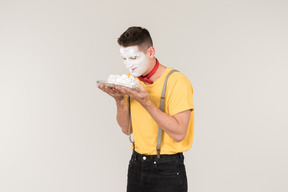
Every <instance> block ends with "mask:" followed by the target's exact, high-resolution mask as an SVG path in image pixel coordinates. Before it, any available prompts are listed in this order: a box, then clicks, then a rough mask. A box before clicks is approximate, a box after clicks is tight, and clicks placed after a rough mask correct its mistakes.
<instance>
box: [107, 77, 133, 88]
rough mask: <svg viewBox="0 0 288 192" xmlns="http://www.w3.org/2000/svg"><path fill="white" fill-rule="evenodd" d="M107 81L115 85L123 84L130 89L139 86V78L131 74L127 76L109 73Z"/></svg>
mask: <svg viewBox="0 0 288 192" xmlns="http://www.w3.org/2000/svg"><path fill="white" fill-rule="evenodd" d="M108 83H112V84H115V85H123V86H126V87H129V88H132V89H135V88H138V87H139V80H138V79H135V78H134V77H133V76H130V77H128V76H127V75H125V74H123V75H109V77H108Z"/></svg>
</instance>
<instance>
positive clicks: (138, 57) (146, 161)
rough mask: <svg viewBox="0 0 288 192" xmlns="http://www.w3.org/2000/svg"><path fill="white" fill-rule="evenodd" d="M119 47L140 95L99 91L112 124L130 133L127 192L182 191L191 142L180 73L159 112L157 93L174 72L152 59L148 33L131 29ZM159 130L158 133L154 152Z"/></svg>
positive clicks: (188, 103)
mask: <svg viewBox="0 0 288 192" xmlns="http://www.w3.org/2000/svg"><path fill="white" fill-rule="evenodd" d="M118 44H119V45H120V53H121V56H122V57H123V59H124V64H125V65H126V67H127V68H128V69H129V72H130V74H129V75H132V76H134V77H137V78H138V79H139V80H140V90H138V91H136V90H131V89H128V88H125V87H121V86H115V87H108V86H105V85H100V86H99V88H100V89H101V90H102V91H104V92H106V93H108V94H109V95H110V96H112V97H113V98H114V99H115V101H116V105H117V121H118V124H119V125H120V127H121V129H122V131H123V133H125V134H126V135H129V134H130V133H132V132H133V138H134V142H133V145H132V147H133V154H132V157H131V160H130V162H129V169H128V183H127V191H128V192H138V191H139V192H140V191H141V192H142V191H143V192H144V191H145V192H146V191H147V192H154V191H155V192H161V191H165V192H170V191H171V192H174V191H175V192H176V191H177V192H180V191H181V192H182V191H187V177H186V171H185V166H184V156H183V152H184V151H187V150H188V149H189V148H191V146H192V140H193V131H194V111H193V103H192V93H193V88H192V85H191V83H190V81H189V80H188V79H187V78H186V77H185V76H184V75H183V74H182V73H180V72H174V73H172V74H171V75H170V76H169V77H168V81H167V85H166V94H165V105H164V112H163V111H162V110H160V109H159V108H160V98H161V92H162V89H163V85H164V82H165V78H166V76H167V75H168V73H169V72H170V71H171V70H173V68H169V67H165V66H164V65H162V64H160V63H159V61H158V60H157V59H156V58H155V49H154V47H153V42H152V39H151V36H150V34H149V32H148V30H146V29H144V28H141V27H130V28H128V29H127V30H126V31H125V32H124V33H123V34H122V35H121V36H120V37H119V38H118ZM127 96H129V98H128V97H127ZM129 103H130V104H129ZM129 106H130V107H129ZM130 111H131V121H130V115H129V114H130V113H129V112H130ZM130 122H131V128H129V126H130ZM158 127H160V128H161V129H162V130H163V132H162V138H161V140H160V141H161V147H159V148H157V138H158ZM130 129H131V130H130ZM161 129H160V131H161ZM156 148H157V149H158V150H157V149H156ZM157 151H158V153H159V154H160V156H159V155H158V156H157Z"/></svg>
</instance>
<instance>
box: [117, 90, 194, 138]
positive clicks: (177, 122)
mask: <svg viewBox="0 0 288 192" xmlns="http://www.w3.org/2000/svg"><path fill="white" fill-rule="evenodd" d="M116 89H117V90H118V91H119V92H121V93H123V94H127V95H129V96H130V97H131V98H133V99H135V100H136V101H138V102H139V103H140V104H141V105H142V106H143V107H144V108H145V109H146V110H147V111H148V112H149V114H150V115H151V117H152V118H153V119H154V120H155V121H156V123H157V124H158V125H159V126H160V127H161V128H162V129H163V131H165V132H166V133H167V134H168V135H169V136H170V137H171V138H173V139H174V140H175V141H176V142H180V141H182V140H183V139H184V138H185V136H186V132H187V128H188V124H189V120H190V114H191V110H186V111H183V112H180V113H177V114H176V115H174V116H171V115H169V114H166V113H165V112H163V111H161V110H160V109H158V108H157V107H156V106H155V105H154V104H153V103H152V102H151V100H150V99H149V95H148V93H147V92H146V90H145V88H144V87H142V86H141V87H140V91H139V92H137V91H132V90H130V89H126V88H124V87H117V88H116Z"/></svg>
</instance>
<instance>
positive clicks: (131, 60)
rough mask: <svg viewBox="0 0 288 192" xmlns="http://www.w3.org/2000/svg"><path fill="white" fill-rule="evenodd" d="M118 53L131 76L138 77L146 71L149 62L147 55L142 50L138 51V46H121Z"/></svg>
mask: <svg viewBox="0 0 288 192" xmlns="http://www.w3.org/2000/svg"><path fill="white" fill-rule="evenodd" d="M120 54H121V56H122V58H123V59H124V64H125V66H126V68H127V69H128V70H129V72H130V73H131V75H132V76H134V77H139V76H141V75H143V74H144V73H145V72H146V71H147V69H148V67H149V63H150V60H149V57H148V55H147V54H145V53H144V52H143V51H140V50H139V48H138V46H129V47H123V46H121V48H120Z"/></svg>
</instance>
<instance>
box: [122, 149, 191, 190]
mask: <svg viewBox="0 0 288 192" xmlns="http://www.w3.org/2000/svg"><path fill="white" fill-rule="evenodd" d="M162 191H164V192H187V177H186V171H185V166H184V156H183V154H182V153H178V154H175V155H161V156H160V159H157V156H156V155H141V154H139V153H137V152H135V151H134V152H133V154H132V157H131V159H130V162H129V168H128V183H127V192H162Z"/></svg>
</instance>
